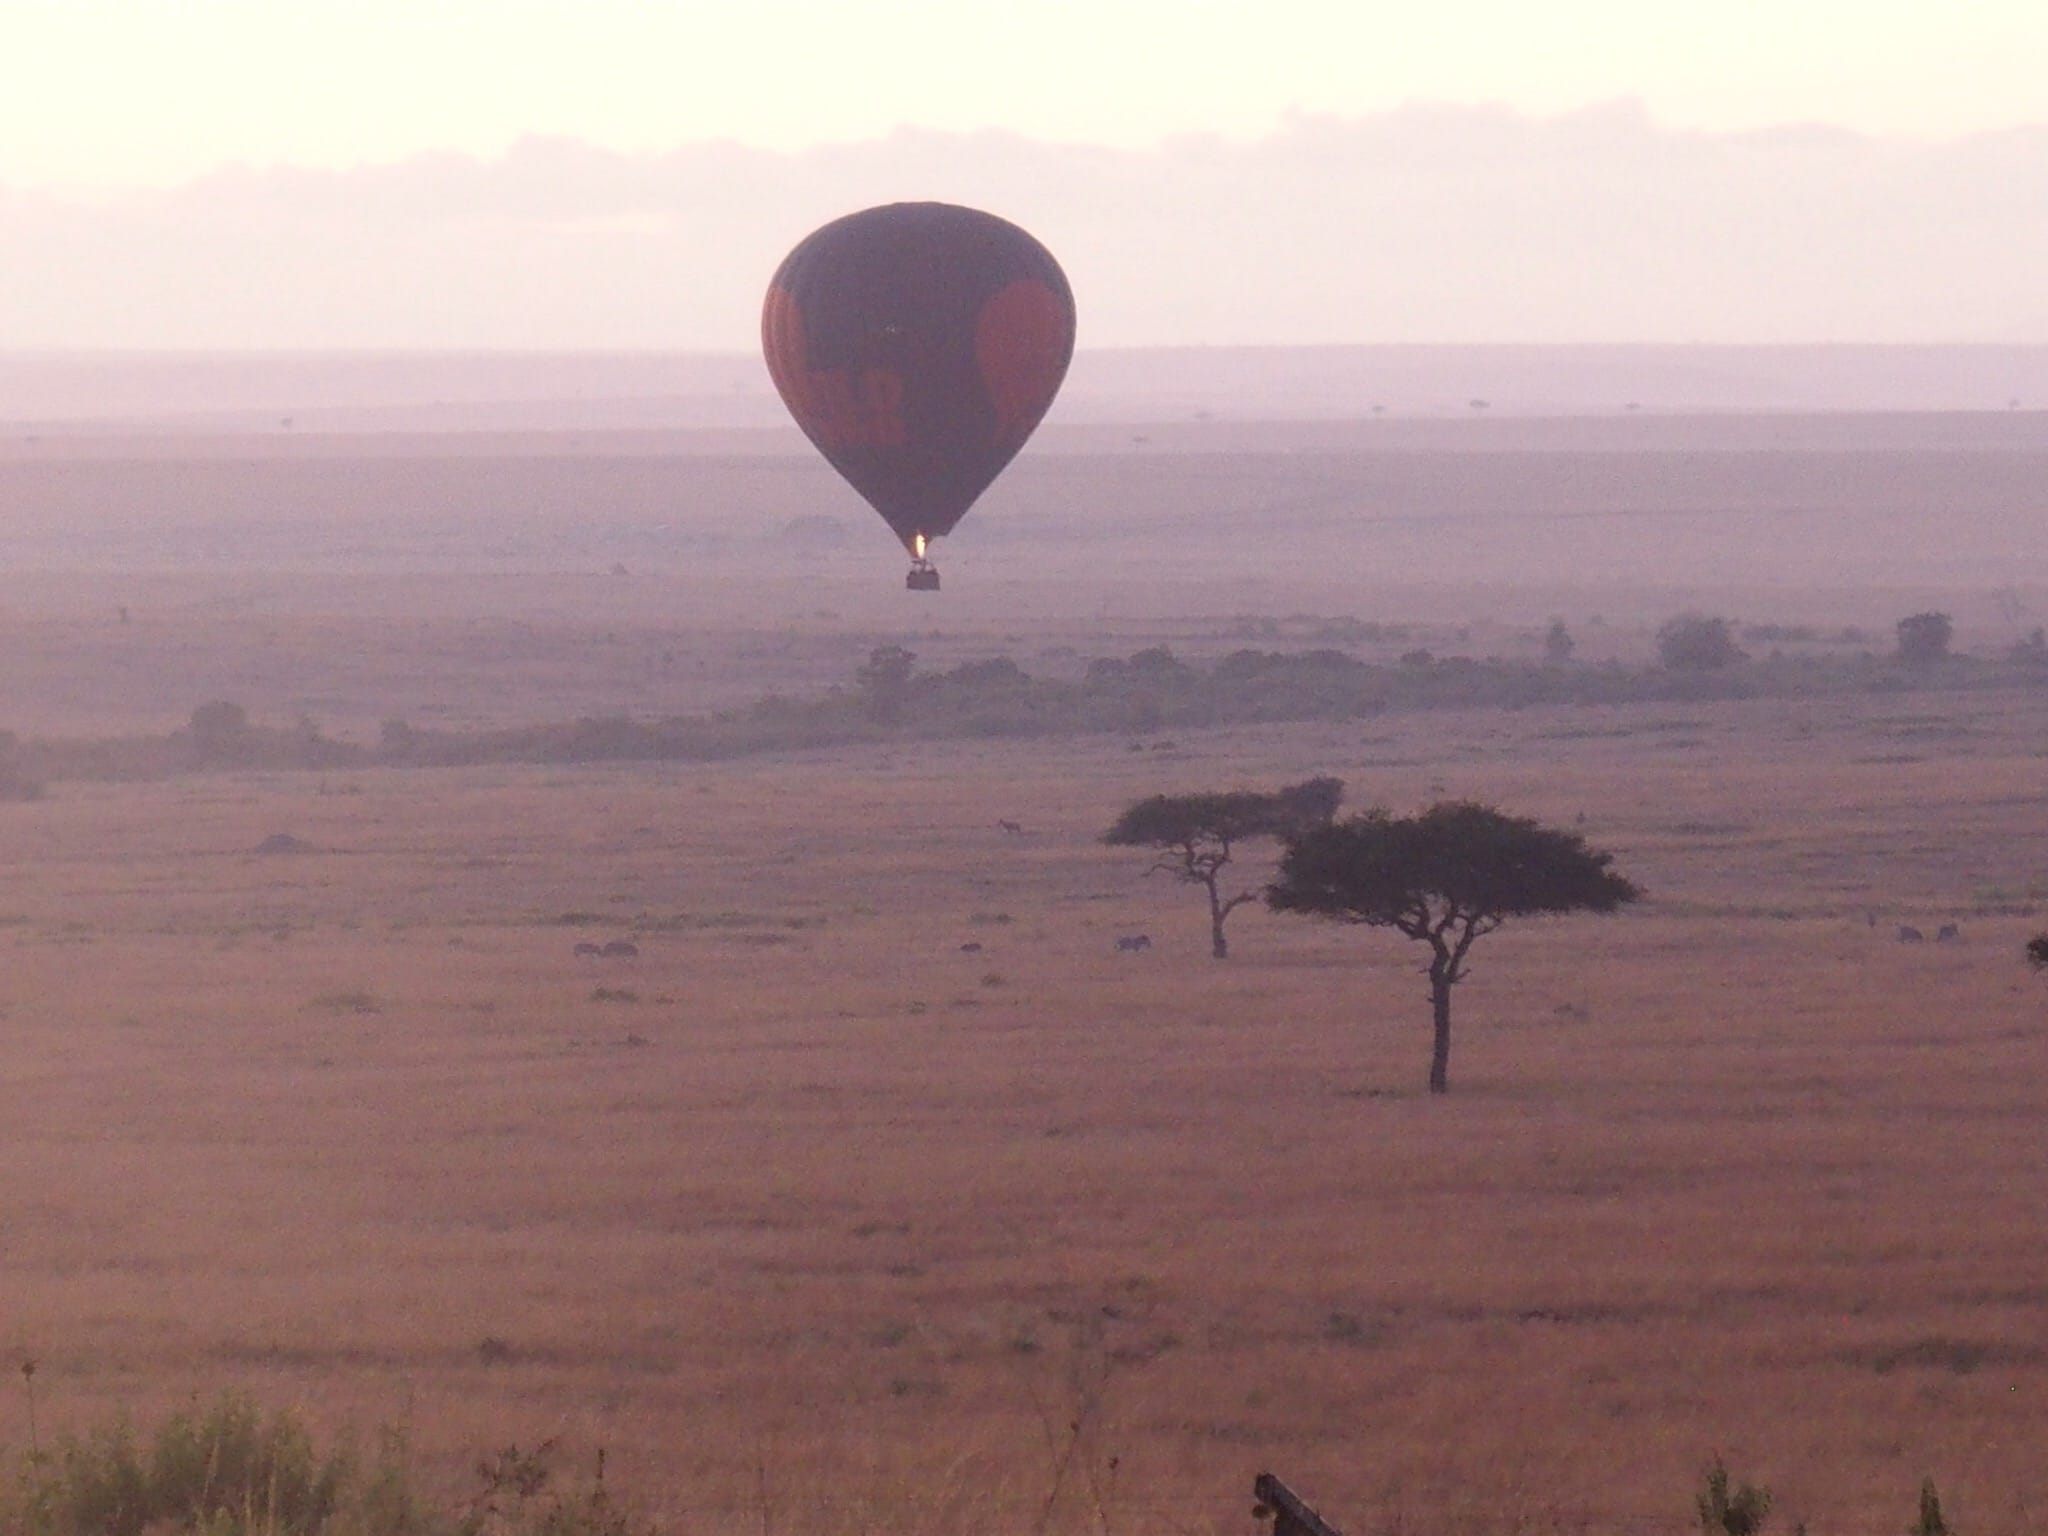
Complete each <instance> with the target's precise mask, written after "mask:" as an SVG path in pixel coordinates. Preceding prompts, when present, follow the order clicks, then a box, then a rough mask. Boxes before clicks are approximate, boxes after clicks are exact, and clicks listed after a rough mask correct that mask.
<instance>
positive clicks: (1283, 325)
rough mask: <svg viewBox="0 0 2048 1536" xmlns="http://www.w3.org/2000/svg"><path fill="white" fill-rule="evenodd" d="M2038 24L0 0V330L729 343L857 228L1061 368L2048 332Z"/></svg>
mask: <svg viewBox="0 0 2048 1536" xmlns="http://www.w3.org/2000/svg"><path fill="white" fill-rule="evenodd" d="M2044 80H2048V3H2043V0H1969V3H1964V0H1958V3H1956V4H1953V5H1940V4H1937V3H1936V0H1711V3H1708V0H1550V3H1546V4H1541V5H1538V4H1532V3H1530V0H1409V3H1405V4H1403V5H1402V6H1400V7H1398V8H1397V7H1391V6H1386V5H1380V4H1374V3H1369V0H719V3H718V4H716V5H713V4H699V3H696V0H685V3H669V4H661V3H655V0H637V3H635V0H576V3H573V4H572V3H568V0H402V3H401V0H0V350H6V349H9V348H14V349H20V348H64V347H151V348H154V347H175V348H186V347H198V348H204V347H231V348H328V347H344V348H350V347H353V348H363V347H369V348H382V347H455V348H468V347H485V348H491V347H524V348H569V349H576V348H619V347H624V348H652V349H660V348H711V349H722V350H741V351H743V350H748V349H750V348H752V346H753V345H754V344H755V340H756V337H757V325H758V319H757V317H758V314H759V305H760V295H761V292H762V289H763V287H764V286H765V284H766V281H767V278H768V276H769V274H770V273H771V272H772V271H773V270H774V267H775V264H776V262H777V261H778V260H780V258H781V256H782V254H783V253H784V252H786V251H787V250H788V249H789V247H790V246H791V245H792V244H794V243H795V242H796V241H797V240H798V239H800V238H801V237H802V236H803V235H804V234H805V233H807V232H808V231H809V230H810V229H812V228H814V227H815V226H816V225H818V224H820V223H823V222H824V221H825V220H827V219H829V218H832V217H835V216H837V215H839V214H842V213H845V212H849V211H851V210H853V209H856V208H860V207H863V206H867V205H869V204H871V203H876V202H885V201H891V200H897V199H907V198H941V199H946V200H951V201H958V202H965V203H971V204H975V205H977V206H981V207H986V208H989V209H992V210H993V211H996V212H999V213H1002V214H1005V215H1007V216H1009V217H1011V218H1014V219H1016V220H1017V221H1018V222H1020V223H1022V224H1024V225H1025V226H1026V227H1027V228H1029V229H1031V230H1033V231H1034V232H1035V233H1037V234H1038V235H1039V236H1040V238H1042V239H1044V240H1045V241H1046V243H1047V244H1048V245H1049V246H1050V247H1051V248H1052V249H1053V251H1054V253H1055V254H1056V255H1057V256H1058V257H1059V258H1060V260H1061V261H1062V263H1063V264H1064V265H1065V266H1066V267H1067V269H1068V272H1069V274H1070V276H1071V277H1072V278H1073V280H1074V285H1075V289H1076V293H1077V296H1078V298H1079V301H1080V308H1081V344H1082V345H1083V346H1084V347H1099V346H1119V345H1135V344H1157V343H1169V344H1186V343H1198V344H1220V343H1258V342H1278V343H1303V342H1375V341H1392V342H1428V341H1670V342H1685V341H1730V342H1807V341H2027V342H2040V341H2048V298H2044V297H2043V289H2042V287H2041V276H2040V275H2041V273H2042V272H2043V271H2048V87H2044V85H2043V83H2042V82H2043V81H2044Z"/></svg>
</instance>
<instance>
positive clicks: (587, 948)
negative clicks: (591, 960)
mask: <svg viewBox="0 0 2048 1536" xmlns="http://www.w3.org/2000/svg"><path fill="white" fill-rule="evenodd" d="M576 953H577V954H579V955H601V954H603V953H604V946H603V945H601V944H591V943H588V942H586V943H582V944H578V945H577V946H576Z"/></svg>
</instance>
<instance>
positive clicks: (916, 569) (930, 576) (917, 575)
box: [903, 559, 939, 592]
mask: <svg viewBox="0 0 2048 1536" xmlns="http://www.w3.org/2000/svg"><path fill="white" fill-rule="evenodd" d="M903 585H904V587H905V588H906V589H908V590H909V591H912V592H936V591H938V590H939V568H938V567H937V566H935V565H933V564H932V563H931V561H929V560H923V559H919V560H913V561H912V562H911V563H910V574H909V575H907V576H905V577H904V578H903Z"/></svg>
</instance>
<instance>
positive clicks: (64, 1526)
mask: <svg viewBox="0 0 2048 1536" xmlns="http://www.w3.org/2000/svg"><path fill="white" fill-rule="evenodd" d="M477 1478H478V1486H477V1487H476V1489H475V1491H474V1492H473V1494H472V1495H471V1496H470V1497H468V1498H467V1499H464V1500H461V1501H459V1502H458V1503H457V1505H456V1506H455V1507H453V1508H440V1507H437V1506H436V1505H435V1504H433V1503H432V1502H431V1501H429V1500H428V1499H427V1498H425V1497H424V1496H423V1495H422V1494H421V1493H420V1492H419V1490H418V1488H417V1486H416V1483H415V1479H414V1475H413V1472H412V1468H411V1464H410V1458H409V1457H408V1455H407V1450H406V1445H405V1441H404V1438H403V1437H402V1436H400V1435H397V1434H393V1433H386V1434H385V1435H383V1436H382V1437H381V1438H380V1440H379V1442H378V1445H377V1448H376V1450H375V1451H374V1452H373V1453H372V1454H370V1455H368V1456H362V1455H359V1454H358V1453H357V1452H356V1450H355V1449H354V1448H353V1447H350V1446H346V1445H343V1446H340V1447H337V1448H335V1449H332V1450H329V1451H327V1452H325V1453H323V1452H321V1451H320V1450H319V1449H318V1448H317V1447H315V1445H314V1443H313V1440H312V1437H311V1436H310V1435H309V1434H308V1433H307V1431H306V1429H305V1426H304V1425H303V1424H301V1423H300V1421H299V1420H298V1418H297V1417H296V1416H295V1415H294V1414H292V1413H290V1412H288V1411H283V1410H280V1411H278V1412H275V1413H272V1414H269V1415H266V1414H264V1413H263V1412H262V1411H261V1410H260V1409H258V1408H257V1406H256V1405H255V1404H254V1403H253V1402H252V1401H251V1400H250V1399H248V1398H247V1397H244V1396H241V1395H239V1394H231V1395H228V1396H225V1397H223V1398H221V1399H220V1400H219V1401H217V1402H215V1403H214V1404H212V1405H211V1406H210V1407H204V1408H194V1409H192V1410H190V1411H188V1412H184V1413H179V1414H174V1415H173V1416H172V1417H171V1418H169V1419H168V1420H166V1421H165V1422H164V1424H163V1425H162V1426H161V1427H159V1428H158V1430H157V1431H156V1433H155V1434H154V1435H153V1436H152V1437H150V1438H149V1439H148V1441H147V1442H146V1443H145V1441H143V1440H142V1439H141V1438H140V1437H138V1436H137V1434H136V1433H135V1431H134V1429H133V1427H132V1426H131V1425H129V1424H128V1423H127V1422H126V1421H125V1420H124V1421H121V1422H118V1423H115V1424H113V1425H110V1426H107V1427H104V1428H102V1429H99V1430H96V1431H94V1432H93V1433H91V1434H88V1435H85V1436H83V1437H77V1438H67V1439H64V1440H60V1441H58V1442H57V1443H56V1445H55V1446H54V1447H51V1448H49V1449H32V1450H30V1451H28V1452H26V1453H24V1454H22V1455H21V1456H20V1457H19V1458H18V1460H17V1461H16V1464H15V1466H14V1468H13V1476H12V1478H11V1479H10V1480H9V1482H8V1483H7V1484H6V1485H5V1486H0V1536H157V1533H170V1532H190V1533H193V1536H636V1533H638V1532H640V1531H641V1530H642V1529H643V1527H641V1526H639V1525H637V1524H636V1523H634V1522H632V1521H630V1520H629V1519H628V1518H627V1517H626V1516H625V1515H624V1514H622V1513H621V1512H620V1511H619V1510H617V1509H616V1508H615V1507H614V1506H613V1505H612V1503H611V1500H610V1498H609V1496H608V1495H607V1494H606V1492H605V1489H604V1485H603V1483H602V1482H591V1483H585V1484H582V1485H580V1486H574V1487H563V1488H558V1487H557V1486H556V1485H555V1482H554V1479H553V1476H552V1469H551V1468H550V1467H549V1465H548V1458H547V1450H546V1448H543V1449H542V1450H541V1451H539V1452H523V1451H520V1450H519V1449H518V1448H517V1447H511V1448H508V1449H506V1450H503V1451H500V1452H498V1453H497V1454H496V1455H495V1456H493V1457H491V1458H490V1459H489V1460H487V1461H485V1462H483V1463H481V1464H480V1465H479V1467H478V1468H477Z"/></svg>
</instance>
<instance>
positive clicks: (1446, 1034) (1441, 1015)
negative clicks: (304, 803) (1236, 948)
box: [1266, 801, 1641, 1093]
mask: <svg viewBox="0 0 2048 1536" xmlns="http://www.w3.org/2000/svg"><path fill="white" fill-rule="evenodd" d="M1612 863H1613V858H1612V855H1610V854H1606V853H1601V852H1598V851H1596V850H1594V849H1592V848H1589V847H1588V846H1587V844H1586V840H1585V839H1584V838H1583V837H1581V836H1579V835H1578V834H1577V833H1575V832H1565V831H1561V830H1558V829H1556V828H1552V827H1546V826H1543V825H1541V824H1539V823H1538V822H1536V821H1533V820H1531V819H1529V818H1526V817H1521V816H1510V815H1507V814H1505V813H1503V812H1501V811H1498V810H1495V809H1494V808H1493V807H1491V806H1486V805H1477V804H1473V803H1471V802H1467V801H1446V802H1443V803H1440V804H1438V805H1433V806H1431V807H1430V808H1429V809H1428V810H1426V811H1423V812H1422V813H1420V814H1419V815H1415V816H1403V817H1397V816H1393V815H1390V814H1389V813H1387V812H1386V811H1384V810H1371V811H1366V812H1364V813H1362V814H1360V815H1357V816H1353V817H1351V818H1350V819H1348V820H1346V821H1342V822H1334V821H1333V822H1330V823H1328V824H1326V825H1324V826H1320V827H1315V828H1311V829H1310V830H1308V831H1306V832H1304V833H1302V834H1300V835H1299V836H1296V837H1293V838H1291V839H1290V840H1289V842H1288V845H1287V848H1286V850H1285V852H1284V853H1283V854H1282V855H1281V859H1280V873H1279V878H1278V879H1277V880H1275V881H1274V882H1273V884H1272V885H1271V886H1269V887H1268V888H1267V891H1266V903H1267V905H1268V906H1269V907H1271V908H1272V909H1273V910H1274V911H1276V912H1296V913H1301V914H1304V915H1307V916H1311V917H1321V918H1327V919H1330V920H1332V921H1336V922H1344V923H1354V924H1359V925H1362V926H1364V927H1369V928H1392V929H1394V930H1396V931H1397V932H1399V933H1402V934H1404V935H1406V936H1407V937H1408V938H1410V939H1414V940H1416V941H1418V942H1420V943H1424V944H1427V945H1428V946H1429V947H1430V963H1429V966H1428V968H1427V969H1428V975H1429V979H1430V997H1431V1002H1432V1005H1433V1009H1434V1013H1435V1019H1436V1050H1435V1055H1434V1057H1433V1060H1432V1063H1431V1070H1430V1091H1431V1092H1433V1093H1443V1092H1445V1091H1446V1090H1447V1088H1448V1085H1449V1063H1450V1017H1451V1014H1450V1008H1451V1002H1450V989H1451V988H1452V987H1453V986H1455V985H1456V984H1457V983H1458V982H1459V981H1461V980H1463V979H1464V977H1465V975H1466V971H1467V962H1468V957H1469V956H1470V954H1471V950H1472V946H1473V945H1474V944H1475V943H1477V942H1478V941H1479V940H1480V939H1481V938H1484V937H1485V936H1486V935H1487V934H1489V933H1492V932H1493V931H1494V930H1495V929H1497V928H1499V927H1500V926H1501V925H1502V924H1503V923H1505V922H1506V921H1507V920H1508V919H1509V918H1513V917H1538V916H1546V915H1548V916H1561V915H1563V914H1565V913H1569V912H1613V911H1616V910H1618V909H1619V908H1620V907H1621V906H1623V905H1624V904H1625V903H1627V902H1630V901H1634V900H1635V899H1636V898H1637V897H1638V896H1639V895H1640V894H1641V893H1640V892H1639V891H1638V890H1637V888H1636V886H1635V885H1634V884H1633V883H1632V882H1631V881H1629V880H1627V879H1624V878H1623V877H1622V876H1621V875H1619V874H1617V873H1615V871H1614V870H1613V868H1612V867H1611V866H1612Z"/></svg>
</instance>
